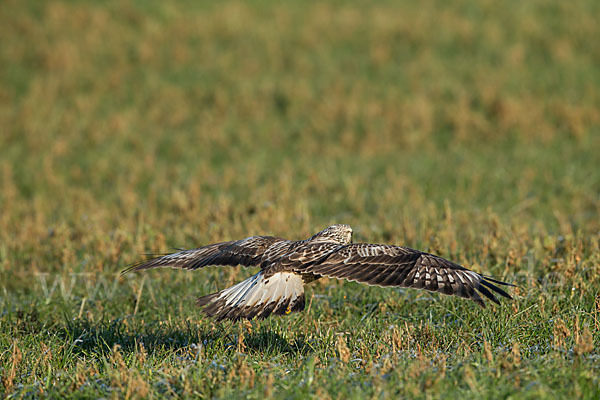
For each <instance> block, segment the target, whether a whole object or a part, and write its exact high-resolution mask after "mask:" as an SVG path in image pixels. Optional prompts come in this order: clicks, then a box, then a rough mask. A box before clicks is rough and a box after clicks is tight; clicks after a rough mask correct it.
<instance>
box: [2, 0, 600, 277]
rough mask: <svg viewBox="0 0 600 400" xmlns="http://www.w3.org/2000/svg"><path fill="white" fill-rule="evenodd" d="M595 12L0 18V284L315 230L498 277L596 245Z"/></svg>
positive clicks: (84, 11)
mask: <svg viewBox="0 0 600 400" xmlns="http://www.w3.org/2000/svg"><path fill="white" fill-rule="evenodd" d="M599 8H600V7H599V5H598V3H597V2H595V1H578V2H574V3H565V2H559V1H556V2H548V1H528V2H521V1H511V2H508V3H507V2H503V3H502V4H499V3H498V2H495V1H471V0H459V1H452V2H445V1H425V2H416V1H415V2H412V1H408V2H377V3H372V2H354V3H346V2H302V4H293V3H287V4H281V3H270V2H262V1H259V2H251V3H246V2H225V3H219V5H216V4H213V3H212V2H189V1H170V2H162V1H124V2H123V1H109V2H94V1H29V2H27V1H26V2H23V1H16V0H9V1H4V2H2V4H1V5H0V36H1V37H2V38H3V39H2V43H1V46H0V64H1V65H2V67H1V68H0V126H1V127H2V128H1V129H2V134H1V136H0V207H1V214H0V255H1V257H0V271H2V273H3V274H5V275H6V276H11V277H12V278H14V279H7V280H6V281H5V282H7V283H5V284H4V285H8V286H9V287H10V286H11V285H17V286H18V285H19V282H21V283H23V282H27V281H28V277H29V276H30V274H31V273H32V272H39V271H62V272H64V271H67V272H68V271H75V272H78V271H79V272H81V271H88V270H90V269H92V270H98V271H103V272H114V271H117V270H119V268H121V266H122V265H124V264H127V263H128V262H131V261H133V260H134V259H136V257H138V255H139V254H140V253H146V252H164V251H168V249H169V248H170V247H194V246H197V245H200V244H205V243H208V242H213V241H217V240H229V239H232V238H239V237H245V236H247V235H251V234H261V233H262V234H273V235H281V236H287V237H289V238H292V239H296V238H298V239H299V238H304V237H307V236H308V235H310V234H311V233H313V232H316V231H318V230H320V229H322V228H324V227H325V226H327V225H328V224H331V223H349V224H351V225H353V226H354V228H355V232H356V238H355V240H358V241H372V242H377V241H384V242H393V243H400V244H406V245H409V246H414V247H418V248H422V249H424V250H430V251H437V252H440V253H443V254H445V255H446V256H448V257H454V258H456V259H458V261H460V262H463V263H466V264H469V265H472V264H474V263H480V264H482V265H487V266H486V268H492V269H494V268H495V265H498V268H499V269H498V270H497V271H496V272H498V273H500V275H502V274H507V273H509V272H510V271H509V270H510V267H511V265H510V261H511V260H512V261H513V262H516V263H520V262H521V261H519V260H521V259H522V257H523V256H524V255H525V254H526V253H527V252H528V251H529V250H530V249H531V248H532V247H535V246H536V245H538V244H539V243H541V242H544V240H546V239H544V238H545V236H546V235H550V237H552V238H555V237H558V236H561V237H562V238H563V239H564V238H565V237H568V236H569V235H570V236H573V235H576V234H577V233H578V232H579V233H580V234H582V235H583V236H587V237H589V235H596V236H595V238H596V240H597V234H598V230H599V218H598V215H599V214H598V211H599V210H598V209H599V193H600V168H599V166H600V156H599V151H600V135H599V133H600V132H599V123H600V91H599V86H600V85H599V84H600V69H599V68H598V66H599V65H600V47H599V46H597V45H596V43H595V40H594V38H595V37H598V35H599V33H600V28H599V24H598V19H597V16H598V15H600V10H599ZM548 240H550V241H552V240H553V239H548ZM536 243H537V244H536ZM542 247H543V246H542ZM500 249H501V250H500ZM507 259H508V260H509V262H508V263H507ZM500 264H502V267H501V268H500ZM23 266H27V267H26V268H23ZM505 266H506V267H505Z"/></svg>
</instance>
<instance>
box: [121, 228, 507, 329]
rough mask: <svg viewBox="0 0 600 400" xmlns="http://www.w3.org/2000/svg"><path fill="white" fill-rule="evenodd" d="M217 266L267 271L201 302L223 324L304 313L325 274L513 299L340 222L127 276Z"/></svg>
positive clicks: (164, 259)
mask: <svg viewBox="0 0 600 400" xmlns="http://www.w3.org/2000/svg"><path fill="white" fill-rule="evenodd" d="M209 265H230V266H236V265H243V266H246V267H251V266H258V267H260V271H259V272H258V273H257V274H255V275H253V276H252V277H250V278H248V279H246V280H245V281H242V282H240V283H238V284H236V285H234V286H232V287H230V288H227V289H223V290H221V291H219V292H216V293H213V294H209V295H207V296H203V297H200V298H199V299H198V301H197V304H198V305H200V306H203V307H204V309H203V310H204V312H205V313H206V314H207V315H209V316H213V317H215V318H217V319H218V320H222V319H230V320H239V319H242V318H246V319H252V318H266V317H268V316H269V315H270V314H277V315H282V314H289V313H291V312H294V311H302V310H303V309H304V284H306V283H309V282H312V281H314V280H316V279H319V278H321V277H323V276H326V277H329V278H337V279H346V280H349V281H355V282H360V283H366V284H367V285H375V286H399V287H408V288H415V289H426V290H430V291H433V292H439V293H443V294H448V295H455V296H460V297H464V298H466V299H471V300H473V301H475V302H476V303H477V304H479V305H480V306H482V307H485V303H484V301H483V299H482V297H481V296H480V294H482V295H483V296H484V297H485V298H488V299H489V300H491V301H493V302H494V303H497V304H500V302H499V301H498V299H497V298H496V295H500V296H503V297H506V298H509V299H510V298H511V296H510V295H509V294H508V293H506V292H505V291H504V290H503V289H501V288H499V287H498V286H496V285H505V286H513V285H511V284H509V283H506V282H502V281H499V280H495V279H493V278H491V277H487V276H484V275H481V274H478V273H476V272H473V271H470V270H468V269H467V268H465V267H463V266H460V265H458V264H455V263H453V262H451V261H448V260H446V259H444V258H441V257H438V256H435V255H433V254H428V253H424V252H422V251H418V250H413V249H410V248H408V247H401V246H392V245H387V244H370V243H352V228H350V226H348V225H345V224H338V225H332V226H330V227H328V228H326V229H324V230H322V231H321V232H319V233H317V234H315V235H313V236H312V237H310V238H308V239H306V240H299V241H291V240H285V239H282V238H278V237H272V236H252V237H249V238H245V239H242V240H237V241H230V242H222V243H215V244H210V245H208V246H204V247H200V248H198V249H194V250H183V251H179V252H176V253H173V254H167V255H164V256H160V257H156V258H153V259H151V260H147V261H141V262H139V263H137V264H134V265H132V266H130V267H129V268H127V269H126V270H125V271H123V273H127V272H130V271H139V270H144V269H150V268H158V267H173V268H183V269H188V270H195V269H198V268H202V267H206V266H209Z"/></svg>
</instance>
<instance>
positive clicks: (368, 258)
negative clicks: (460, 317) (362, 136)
mask: <svg viewBox="0 0 600 400" xmlns="http://www.w3.org/2000/svg"><path fill="white" fill-rule="evenodd" d="M300 259H302V258H300ZM290 264H292V265H293V266H294V267H295V268H296V270H297V271H299V272H302V273H313V274H316V275H322V276H327V277H330V278H337V279H347V280H349V281H356V282H361V283H366V284H368V285H375V286H401V287H408V288H415V289H425V290H429V291H433V292H439V293H443V294H447V295H455V296H460V297H464V298H467V299H471V300H473V301H475V302H476V303H477V304H479V305H481V306H485V304H484V302H483V299H482V298H481V296H480V295H479V294H480V293H481V294H482V295H483V296H485V297H486V298H488V299H490V300H491V301H493V302H495V303H499V301H498V299H497V298H496V296H495V295H494V292H495V293H496V294H499V295H501V296H503V297H506V298H511V296H510V295H509V294H508V293H506V292H505V291H504V290H502V289H500V288H499V287H497V286H496V285H494V283H495V284H500V285H510V284H508V283H506V282H502V281H498V280H495V279H493V278H488V277H486V276H483V275H480V274H478V273H475V272H473V271H470V270H468V269H467V268H465V267H463V266H461V265H458V264H455V263H453V262H451V261H448V260H446V259H444V258H441V257H438V256H435V255H432V254H428V253H424V252H421V251H418V250H413V249H410V248H408V247H400V246H392V245H383V244H369V243H355V244H349V245H345V246H339V247H338V248H337V249H333V250H331V251H329V253H327V254H324V255H322V257H321V259H320V260H312V262H310V263H308V264H302V263H296V264H293V263H290ZM510 286H512V285H510Z"/></svg>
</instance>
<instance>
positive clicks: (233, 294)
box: [196, 271, 304, 321]
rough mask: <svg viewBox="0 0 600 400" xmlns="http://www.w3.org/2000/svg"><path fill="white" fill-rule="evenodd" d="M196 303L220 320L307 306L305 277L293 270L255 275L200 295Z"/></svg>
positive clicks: (237, 318) (281, 312) (284, 313)
mask: <svg viewBox="0 0 600 400" xmlns="http://www.w3.org/2000/svg"><path fill="white" fill-rule="evenodd" d="M196 304H197V305H199V306H202V307H204V310H203V311H204V313H205V314H207V315H209V316H211V317H215V318H216V319H217V320H222V319H230V320H233V321H237V320H239V319H242V318H246V319H252V318H258V319H263V318H266V317H268V316H269V315H270V314H271V313H273V314H276V315H286V314H290V313H292V312H294V311H302V310H304V284H303V280H302V277H301V276H300V275H297V274H293V273H290V272H277V273H274V274H272V275H267V274H265V273H264V272H263V271H260V272H259V273H257V274H256V275H254V276H252V277H250V278H248V279H246V280H245V281H242V282H240V283H238V284H237V285H234V286H232V287H229V288H227V289H223V290H221V291H219V292H216V293H213V294H209V295H207V296H202V297H200V298H198V300H197V301H196Z"/></svg>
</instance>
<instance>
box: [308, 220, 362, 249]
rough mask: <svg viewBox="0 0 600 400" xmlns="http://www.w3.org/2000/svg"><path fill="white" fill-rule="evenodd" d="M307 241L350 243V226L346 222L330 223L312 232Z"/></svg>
mask: <svg viewBox="0 0 600 400" xmlns="http://www.w3.org/2000/svg"><path fill="white" fill-rule="evenodd" d="M308 241H310V242H327V243H339V244H350V243H352V228H350V225H346V224H336V225H331V226H330V227H327V228H325V229H323V230H322V231H321V232H319V233H316V234H314V235H313V236H312V237H311V238H310V239H308Z"/></svg>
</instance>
